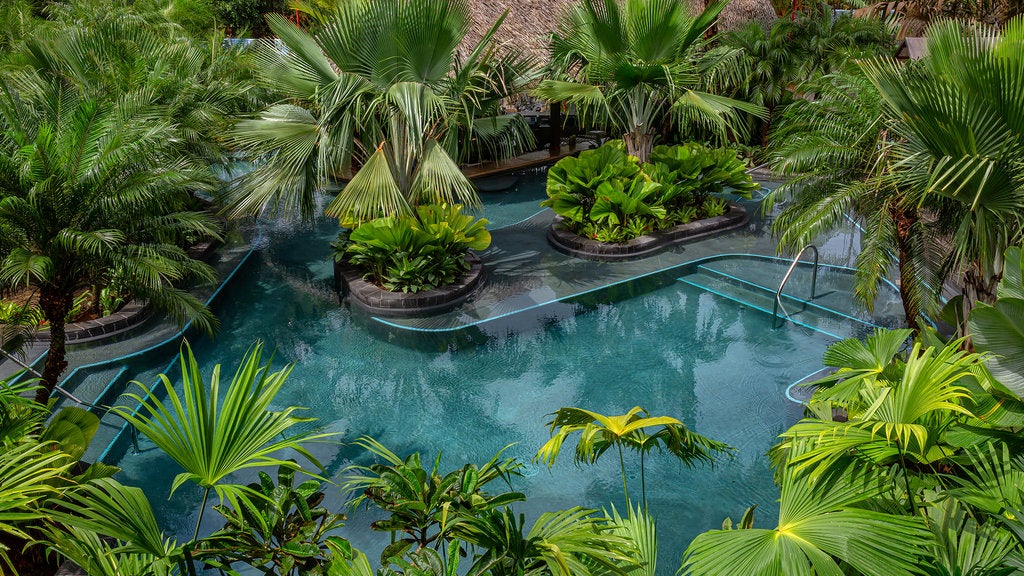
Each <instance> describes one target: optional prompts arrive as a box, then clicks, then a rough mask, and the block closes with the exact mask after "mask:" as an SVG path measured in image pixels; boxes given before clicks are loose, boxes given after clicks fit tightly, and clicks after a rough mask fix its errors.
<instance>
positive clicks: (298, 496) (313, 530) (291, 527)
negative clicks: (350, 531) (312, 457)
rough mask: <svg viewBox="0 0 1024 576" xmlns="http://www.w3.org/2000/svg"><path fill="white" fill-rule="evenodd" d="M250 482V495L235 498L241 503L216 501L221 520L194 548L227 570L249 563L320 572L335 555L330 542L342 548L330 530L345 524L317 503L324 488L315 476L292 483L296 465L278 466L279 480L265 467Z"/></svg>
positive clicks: (268, 568)
mask: <svg viewBox="0 0 1024 576" xmlns="http://www.w3.org/2000/svg"><path fill="white" fill-rule="evenodd" d="M258 475H259V482H254V483H252V484H249V486H248V487H249V491H250V492H251V494H252V495H249V494H243V495H242V496H240V497H239V503H240V504H241V505H240V506H238V507H236V508H232V507H230V506H224V505H217V506H214V510H216V511H217V512H219V513H220V514H221V516H223V517H224V519H225V525H224V527H223V528H221V529H220V530H218V531H216V532H214V533H213V534H211V535H210V536H207V537H206V538H203V540H202V541H201V543H200V545H199V546H198V547H197V549H196V553H197V554H198V555H200V556H201V557H202V558H203V561H204V562H206V564H207V565H209V566H213V567H217V568H220V569H222V570H229V571H230V570H231V566H232V565H233V564H235V563H241V564H247V565H249V566H252V567H253V568H256V569H257V570H262V571H264V572H268V571H273V573H275V574H291V573H292V572H293V571H296V570H297V571H298V573H299V574H318V573H320V574H322V573H324V572H325V571H326V569H327V567H328V566H330V565H331V563H332V561H333V559H334V556H333V549H334V548H332V547H331V546H329V544H333V545H334V546H336V547H346V546H347V542H345V540H344V539H342V538H340V537H338V536H330V535H329V534H331V532H332V531H334V530H336V529H337V528H339V527H341V526H342V525H343V523H342V521H343V520H344V516H343V515H341V514H338V513H333V512H330V511H328V510H327V509H326V508H324V507H322V506H321V503H322V502H323V500H324V493H323V491H322V490H321V483H320V482H319V481H317V480H306V481H304V482H301V483H299V484H298V485H297V486H296V485H295V469H294V468H293V467H291V466H279V467H278V470H277V483H276V484H275V483H274V480H273V479H272V478H271V477H270V475H269V474H267V473H266V472H262V471H261V472H259V473H258Z"/></svg>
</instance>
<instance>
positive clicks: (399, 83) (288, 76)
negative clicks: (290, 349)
mask: <svg viewBox="0 0 1024 576" xmlns="http://www.w3.org/2000/svg"><path fill="white" fill-rule="evenodd" d="M468 14H469V8H468V4H467V2H466V1H465V0H379V1H375V2H343V3H340V4H339V6H338V7H337V12H336V13H335V14H334V15H333V18H332V19H331V20H330V21H329V22H327V23H325V24H324V25H323V27H322V29H320V31H319V32H317V33H316V34H314V35H310V34H309V33H307V32H304V31H302V30H300V29H298V28H297V27H296V26H295V25H294V24H292V23H291V22H289V21H288V20H286V19H285V18H283V17H281V16H277V15H270V16H268V23H269V24H270V27H271V29H272V30H273V31H274V33H275V34H276V35H277V36H278V37H279V38H280V40H281V42H283V43H284V45H285V46H286V47H287V50H280V49H278V48H276V47H273V46H270V45H267V46H264V47H263V50H261V51H260V52H259V55H258V57H257V64H258V68H259V69H260V70H261V73H262V75H263V80H264V81H265V82H266V83H267V84H268V86H270V87H272V88H273V89H275V90H277V91H278V92H279V93H280V94H281V95H282V96H283V97H284V98H286V99H287V100H286V101H284V102H281V103H278V104H274V105H273V106H271V107H269V108H267V109H266V110H265V111H263V113H262V114H260V116H259V117H257V118H255V119H251V120H244V121H242V122H239V123H238V124H237V125H236V127H235V129H234V132H233V138H234V141H235V142H236V143H237V144H238V145H240V146H243V147H245V148H247V149H248V150H250V151H251V152H252V153H253V154H256V155H260V156H264V157H266V160H265V161H264V162H263V163H261V164H260V165H259V166H258V167H257V168H256V169H255V170H253V172H252V173H250V174H249V175H248V177H246V178H245V180H244V181H243V182H242V183H241V185H240V186H238V187H237V189H236V190H235V191H234V192H233V194H232V204H231V206H230V212H231V213H232V214H234V215H244V214H251V213H258V212H261V211H263V210H266V209H268V208H279V209H281V210H282V211H283V212H284V213H286V214H290V215H301V216H302V217H303V218H311V217H313V216H314V214H315V212H316V206H317V203H316V198H317V194H318V193H319V192H321V191H322V190H323V189H324V187H325V186H326V185H327V184H328V182H329V181H330V180H331V179H335V178H342V177H345V176H347V175H348V174H349V173H350V171H351V170H352V168H353V162H354V161H355V162H356V164H357V166H356V167H357V168H358V171H357V172H356V173H355V175H354V176H353V177H352V179H351V181H350V182H348V183H347V184H346V185H345V187H344V189H343V190H342V192H341V193H340V194H338V196H337V197H336V198H335V199H334V201H333V202H331V204H330V205H329V206H328V208H327V213H328V215H330V216H334V217H339V218H341V219H342V221H343V223H345V224H348V225H349V226H353V225H355V224H358V223H359V222H362V221H365V220H368V219H372V218H376V217H380V216H393V215H397V214H409V215H412V213H413V210H412V208H413V207H414V206H416V205H418V204H421V203H424V204H425V203H431V202H433V203H442V202H443V203H447V204H455V203H463V204H466V205H470V206H472V205H476V204H478V203H479V200H478V199H477V196H476V192H475V190H474V188H473V186H472V184H471V183H470V182H469V180H468V179H466V177H465V176H464V175H463V174H462V172H461V171H460V170H459V168H458V162H459V161H460V160H462V159H464V158H466V157H467V155H468V154H469V153H471V152H476V151H478V149H480V148H490V149H491V151H492V152H494V153H509V152H513V151H516V150H520V149H522V147H523V145H524V144H525V143H527V142H529V141H530V140H531V136H529V131H528V130H527V127H526V126H525V124H524V123H523V122H522V120H521V119H518V120H517V118H518V117H517V116H503V115H501V114H500V101H501V99H503V98H505V97H507V96H510V95H512V94H514V93H516V92H517V91H518V90H520V89H521V87H522V86H523V83H524V82H526V81H529V80H530V79H531V78H532V76H531V73H530V65H529V62H528V61H527V60H525V59H523V57H521V56H503V55H500V54H499V53H498V52H497V50H496V49H495V46H494V42H493V38H494V34H495V32H496V31H497V29H498V27H499V26H500V25H501V23H502V20H503V19H500V20H498V22H496V23H495V25H494V26H493V27H492V28H491V29H490V30H489V31H488V32H487V33H486V34H485V35H484V37H483V38H482V39H481V41H480V42H479V43H477V44H476V45H475V46H473V47H472V48H471V49H470V50H469V51H468V53H466V54H464V55H462V54H460V53H459V51H458V48H459V45H460V43H461V42H462V41H463V39H464V38H465V36H466V33H467V31H468V29H469V15H468Z"/></svg>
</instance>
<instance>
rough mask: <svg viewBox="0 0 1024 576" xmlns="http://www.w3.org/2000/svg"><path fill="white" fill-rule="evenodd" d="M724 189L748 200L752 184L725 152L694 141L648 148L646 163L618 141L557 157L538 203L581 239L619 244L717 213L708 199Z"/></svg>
mask: <svg viewBox="0 0 1024 576" xmlns="http://www.w3.org/2000/svg"><path fill="white" fill-rule="evenodd" d="M727 189H728V190H729V191H731V192H733V193H735V194H737V195H740V196H744V197H747V198H749V197H750V195H751V192H753V191H754V190H757V189H758V185H757V184H755V183H754V181H753V179H752V178H751V177H750V175H748V174H747V172H746V165H745V164H744V163H743V161H741V160H740V159H738V158H737V157H736V153H735V152H734V151H733V150H731V149H729V148H717V149H716V148H709V147H707V146H704V145H702V144H699V143H696V142H689V143H686V144H680V145H677V146H656V147H654V149H653V151H652V152H651V155H650V162H644V163H641V162H640V161H639V160H638V159H637V158H636V157H635V156H630V155H629V154H627V153H626V148H625V145H624V144H623V143H622V141H620V140H613V141H610V142H607V143H605V144H604V145H603V146H601V147H600V148H597V149H596V150H586V151H584V152H581V153H580V155H579V156H578V157H568V158H563V159H562V160H560V161H558V163H557V164H555V165H554V166H552V167H551V169H550V170H549V171H548V183H547V193H548V199H547V200H545V201H544V202H541V205H542V206H548V207H550V208H551V209H552V210H554V211H555V213H556V214H558V215H559V216H561V217H562V218H563V223H564V225H565V226H566V227H567V228H568V229H569V230H571V231H572V232H575V233H576V234H579V235H581V236H585V237H587V238H593V239H596V240H598V241H601V242H626V241H628V240H632V239H633V238H637V237H639V236H642V235H644V234H646V233H648V232H652V231H657V230H663V229H665V228H670V227H672V226H676V225H678V224H685V223H687V222H690V221H692V220H698V219H701V218H711V217H714V216H719V215H721V214H724V213H725V211H726V210H727V208H728V203H727V202H726V200H724V199H722V198H718V197H715V196H713V194H716V193H720V192H723V191H725V190H727Z"/></svg>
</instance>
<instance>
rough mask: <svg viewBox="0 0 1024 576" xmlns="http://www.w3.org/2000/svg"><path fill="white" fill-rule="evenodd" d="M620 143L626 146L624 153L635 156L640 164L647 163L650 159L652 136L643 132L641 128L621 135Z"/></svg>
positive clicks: (652, 147) (652, 143) (652, 144)
mask: <svg viewBox="0 0 1024 576" xmlns="http://www.w3.org/2000/svg"><path fill="white" fill-rule="evenodd" d="M622 141H623V142H624V143H625V144H626V153H627V154H629V155H630V156H636V157H637V158H639V159H640V162H647V159H648V158H650V157H651V150H653V149H654V134H650V133H647V132H645V131H644V129H643V128H642V127H639V126H638V127H635V128H633V129H632V130H630V131H629V132H626V133H625V134H623V135H622Z"/></svg>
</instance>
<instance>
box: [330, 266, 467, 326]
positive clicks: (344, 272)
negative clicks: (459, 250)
mask: <svg viewBox="0 0 1024 576" xmlns="http://www.w3.org/2000/svg"><path fill="white" fill-rule="evenodd" d="M465 261H466V264H468V265H469V270H468V271H466V272H465V273H464V274H462V275H461V276H460V277H459V278H458V280H456V282H455V283H453V284H446V285H444V286H438V287H437V288H432V289H430V290H424V291H423V292H391V291H390V290H385V289H383V288H381V287H380V286H377V285H376V284H373V283H372V282H369V281H368V280H365V279H364V278H363V275H362V273H360V271H359V270H358V269H357V268H356V267H355V266H353V265H352V264H350V263H349V262H347V261H341V262H339V261H335V262H334V283H335V289H337V290H338V292H339V294H341V296H342V298H343V299H348V300H349V301H351V302H354V303H355V304H356V305H358V306H359V307H360V308H362V309H363V310H366V311H368V312H370V313H371V314H376V315H379V316H392V317H394V316H402V317H407V316H424V315H428V314H433V313H436V312H443V311H445V310H448V309H450V308H454V307H456V306H458V305H460V304H462V303H463V302H465V301H466V300H468V299H469V298H470V297H471V296H472V295H473V292H474V291H475V290H476V288H477V287H478V286H480V282H481V280H482V279H483V277H484V263H483V260H481V259H480V256H478V255H477V254H475V253H474V252H472V251H470V252H467V253H466V256H465Z"/></svg>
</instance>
